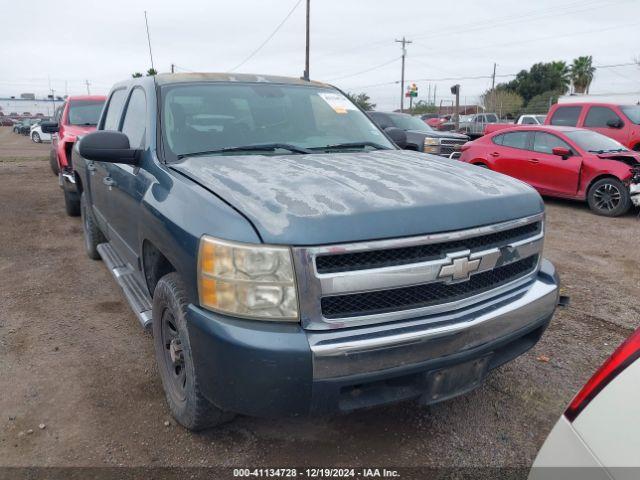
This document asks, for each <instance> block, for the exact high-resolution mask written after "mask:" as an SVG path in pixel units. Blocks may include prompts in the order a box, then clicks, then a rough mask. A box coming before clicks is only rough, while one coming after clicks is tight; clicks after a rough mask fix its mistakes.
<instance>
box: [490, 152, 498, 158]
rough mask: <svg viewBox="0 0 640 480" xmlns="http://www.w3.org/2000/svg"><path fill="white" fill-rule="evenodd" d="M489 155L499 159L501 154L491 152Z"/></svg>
mask: <svg viewBox="0 0 640 480" xmlns="http://www.w3.org/2000/svg"><path fill="white" fill-rule="evenodd" d="M489 155H491V156H492V157H499V156H500V153H498V152H491V153H490V154H489Z"/></svg>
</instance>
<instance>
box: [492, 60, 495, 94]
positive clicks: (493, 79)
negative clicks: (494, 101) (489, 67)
mask: <svg viewBox="0 0 640 480" xmlns="http://www.w3.org/2000/svg"><path fill="white" fill-rule="evenodd" d="M494 88H496V63H495V62H494V63H493V75H491V91H493V89H494Z"/></svg>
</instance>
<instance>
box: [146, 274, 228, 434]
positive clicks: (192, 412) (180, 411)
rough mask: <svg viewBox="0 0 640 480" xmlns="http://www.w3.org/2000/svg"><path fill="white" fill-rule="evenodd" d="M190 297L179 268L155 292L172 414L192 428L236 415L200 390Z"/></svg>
mask: <svg viewBox="0 0 640 480" xmlns="http://www.w3.org/2000/svg"><path fill="white" fill-rule="evenodd" d="M188 303H189V302H188V297H187V294H186V291H185V287H184V285H183V283H182V280H181V278H180V276H179V275H178V274H177V273H176V272H172V273H169V274H167V275H165V276H164V277H162V278H161V279H160V281H159V282H158V284H157V285H156V288H155V291H154V292H153V344H154V347H155V351H156V361H157V362H158V370H159V372H160V378H161V380H162V386H163V388H164V392H165V397H166V399H167V403H168V404H169V409H170V410H171V414H172V415H173V417H174V418H175V419H176V420H177V421H178V423H179V424H180V425H182V426H183V427H185V428H188V429H189V430H202V429H204V428H208V427H213V426H215V425H219V424H221V423H223V422H225V421H228V420H230V419H231V418H233V415H232V414H230V413H227V412H223V411H222V410H220V409H219V408H217V407H216V406H215V405H213V404H212V403H211V402H209V401H208V400H207V399H206V398H204V396H203V395H202V393H201V392H200V386H199V384H198V381H199V379H198V374H197V372H196V370H195V366H194V363H193V357H192V355H191V344H190V342H189V332H188V330H187V322H186V311H187V305H188Z"/></svg>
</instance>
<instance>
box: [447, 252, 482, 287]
mask: <svg viewBox="0 0 640 480" xmlns="http://www.w3.org/2000/svg"><path fill="white" fill-rule="evenodd" d="M478 268H480V259H479V258H476V259H474V260H470V259H469V257H457V258H451V263H449V264H447V265H443V266H442V267H441V268H440V273H438V278H444V279H446V280H447V281H453V282H459V281H462V280H469V277H470V276H471V274H472V273H473V272H475V271H476V270H478Z"/></svg>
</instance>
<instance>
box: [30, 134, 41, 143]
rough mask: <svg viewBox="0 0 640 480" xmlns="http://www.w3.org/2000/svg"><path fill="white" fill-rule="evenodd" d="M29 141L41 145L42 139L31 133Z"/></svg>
mask: <svg viewBox="0 0 640 480" xmlns="http://www.w3.org/2000/svg"><path fill="white" fill-rule="evenodd" d="M31 140H33V141H34V142H35V143H42V139H41V138H40V135H39V134H38V132H33V133H32V134H31Z"/></svg>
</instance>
